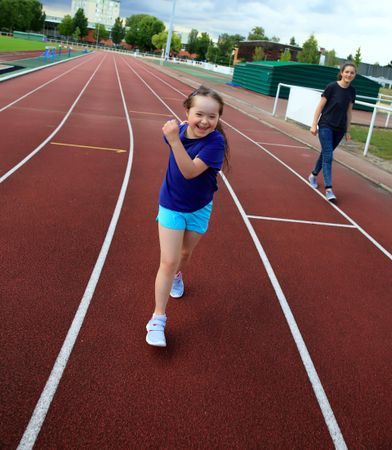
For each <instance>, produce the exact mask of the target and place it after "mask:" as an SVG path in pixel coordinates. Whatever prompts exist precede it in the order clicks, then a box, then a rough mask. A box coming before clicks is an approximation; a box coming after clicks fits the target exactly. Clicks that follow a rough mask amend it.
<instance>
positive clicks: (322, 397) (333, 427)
mask: <svg viewBox="0 0 392 450" xmlns="http://www.w3.org/2000/svg"><path fill="white" fill-rule="evenodd" d="M126 64H127V63H126ZM127 65H128V64H127ZM128 67H129V68H130V69H131V70H132V72H134V74H135V75H136V76H137V77H138V78H139V79H140V80H141V81H142V82H143V83H144V84H145V85H146V86H147V87H148V89H149V90H150V91H151V92H152V93H153V94H154V95H155V96H156V97H157V98H159V96H158V94H157V93H156V92H155V91H153V90H152V88H151V87H150V86H149V85H148V84H147V83H146V81H144V80H143V78H142V77H141V76H140V75H139V74H137V73H136V72H135V70H134V69H133V68H132V67H130V66H129V65H128ZM165 84H167V83H166V82H165ZM168 86H170V85H169V84H168ZM173 89H174V90H176V89H175V88H173ZM178 92H179V91H178ZM180 94H181V95H183V96H184V97H186V95H185V94H183V93H181V92H180ZM161 102H162V103H163V104H164V105H165V107H166V108H167V109H168V110H169V111H170V112H172V113H173V115H174V117H176V118H177V120H179V121H180V118H179V117H178V116H177V114H175V113H174V112H173V111H172V109H171V108H170V107H169V106H168V105H166V104H165V102H164V101H163V100H162V99H161ZM220 174H221V176H222V179H223V181H224V182H225V185H226V187H227V189H228V191H229V193H230V195H231V196H232V198H233V200H234V203H235V205H236V206H237V208H238V211H239V212H240V214H241V216H242V220H243V221H244V223H245V225H246V227H247V229H248V231H249V234H250V235H251V237H252V239H253V242H254V244H255V246H256V249H257V251H258V253H259V255H260V259H261V261H262V264H263V265H264V267H265V269H266V271H267V274H268V277H269V279H270V281H271V284H272V286H273V288H274V290H275V294H276V296H277V298H278V301H279V304H280V306H281V308H282V310H283V314H284V316H285V318H286V321H287V323H288V325H289V328H290V331H291V334H292V336H293V338H294V342H295V344H296V346H297V349H298V352H299V354H300V357H301V359H302V362H303V365H304V367H305V370H306V373H307V374H308V378H309V380H310V382H311V384H312V388H313V392H314V393H315V396H316V399H317V401H318V404H319V406H320V409H321V412H322V414H323V416H324V420H325V423H326V425H327V427H328V430H329V433H330V436H331V438H332V441H333V442H334V444H335V448H336V449H338V450H347V446H346V443H345V441H344V438H343V435H342V432H341V431H340V428H339V425H338V423H337V421H336V418H335V415H334V413H333V411H332V408H331V405H330V403H329V400H328V398H327V395H326V393H325V391H324V388H323V386H322V384H321V381H320V378H319V376H318V374H317V371H316V368H315V366H314V364H313V361H312V358H311V357H310V354H309V351H308V349H307V347H306V344H305V342H304V340H303V338H302V335H301V332H300V331H299V328H298V325H297V323H296V321H295V319H294V315H293V313H292V312H291V309H290V306H289V304H288V303H287V300H286V297H285V295H284V293H283V291H282V288H281V287H280V284H279V281H278V279H277V277H276V275H275V272H274V270H273V269H272V266H271V263H270V262H269V259H268V257H267V255H266V253H265V251H264V249H263V247H262V245H261V243H260V241H259V239H258V237H257V235H256V232H255V231H254V229H253V227H252V224H251V223H250V220H249V219H248V218H247V216H246V214H245V211H244V209H243V207H242V205H241V203H240V202H239V200H238V197H237V196H236V194H235V192H234V190H233V188H232V187H231V185H230V183H229V181H228V180H227V178H226V177H225V176H224V174H223V173H222V172H220Z"/></svg>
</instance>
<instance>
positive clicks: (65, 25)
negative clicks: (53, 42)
mask: <svg viewBox="0 0 392 450" xmlns="http://www.w3.org/2000/svg"><path fill="white" fill-rule="evenodd" d="M57 29H58V32H59V33H60V35H61V36H65V37H66V39H67V41H68V39H69V37H70V36H71V35H72V32H73V23H72V17H71V16H70V15H69V14H67V15H65V16H64V18H63V20H62V21H61V22H60V23H59V26H58V28H57Z"/></svg>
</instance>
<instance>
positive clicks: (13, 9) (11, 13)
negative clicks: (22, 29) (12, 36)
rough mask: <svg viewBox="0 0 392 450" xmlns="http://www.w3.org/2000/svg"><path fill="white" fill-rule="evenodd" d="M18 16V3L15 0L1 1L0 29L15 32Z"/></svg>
mask: <svg viewBox="0 0 392 450" xmlns="http://www.w3.org/2000/svg"><path fill="white" fill-rule="evenodd" d="M17 16H18V8H17V3H15V2H14V1H13V0H0V29H2V30H8V31H13V30H15V29H16V22H17Z"/></svg>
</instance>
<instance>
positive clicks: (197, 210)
mask: <svg viewBox="0 0 392 450" xmlns="http://www.w3.org/2000/svg"><path fill="white" fill-rule="evenodd" d="M223 105H224V104H223V100H222V98H221V97H220V95H219V94H217V93H216V92H215V91H213V90H211V89H208V88H206V87H204V86H200V87H199V88H198V89H196V90H195V91H194V92H193V93H192V94H191V95H189V97H188V98H187V99H186V100H185V101H184V107H185V110H186V116H187V120H186V122H183V123H181V124H178V123H177V121H176V120H169V121H167V122H166V123H165V124H164V126H163V128H162V131H163V134H164V139H165V141H166V143H167V144H168V145H169V147H170V157H169V164H168V167H167V171H166V175H165V178H164V180H163V183H162V186H161V190H160V193H159V211H158V217H157V221H158V230H159V243H160V249H161V258H160V265H159V269H158V273H157V276H156V280H155V310H154V314H153V316H152V318H151V320H150V321H149V322H148V323H147V327H146V328H147V336H146V341H147V343H148V344H150V345H154V346H157V347H165V346H166V339H165V325H166V305H167V302H168V300H169V295H170V296H171V297H174V298H180V297H182V296H183V294H184V283H183V280H182V269H183V268H184V266H185V264H186V263H187V262H188V261H189V259H190V257H191V255H192V252H193V250H194V249H195V247H196V245H197V244H198V243H199V241H200V239H201V237H202V236H203V234H204V233H205V232H206V231H207V228H208V222H209V219H210V215H211V211H212V198H213V195H214V193H215V191H216V190H217V189H218V185H217V175H218V172H219V171H220V170H221V169H222V168H223V169H225V168H228V156H229V146H228V143H227V139H226V136H225V133H224V132H223V129H222V126H221V123H220V120H219V119H220V117H221V115H222V112H223Z"/></svg>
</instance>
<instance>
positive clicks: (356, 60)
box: [354, 47, 361, 67]
mask: <svg viewBox="0 0 392 450" xmlns="http://www.w3.org/2000/svg"><path fill="white" fill-rule="evenodd" d="M354 63H355V65H356V66H357V67H359V64H360V63H361V47H358V48H357V51H356V52H355V56H354Z"/></svg>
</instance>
